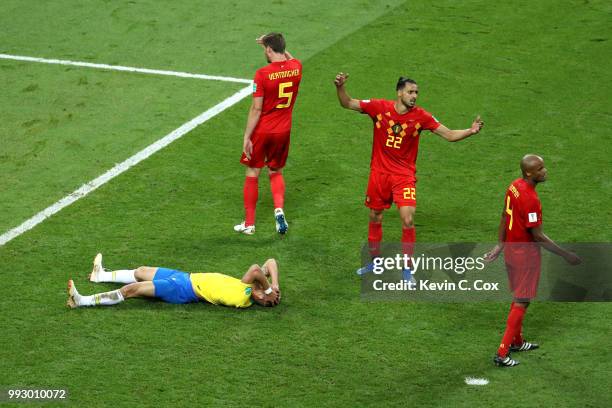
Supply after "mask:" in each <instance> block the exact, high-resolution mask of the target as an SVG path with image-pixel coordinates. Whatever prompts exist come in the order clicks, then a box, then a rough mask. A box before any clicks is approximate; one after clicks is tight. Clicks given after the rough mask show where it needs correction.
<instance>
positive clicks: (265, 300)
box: [251, 288, 278, 307]
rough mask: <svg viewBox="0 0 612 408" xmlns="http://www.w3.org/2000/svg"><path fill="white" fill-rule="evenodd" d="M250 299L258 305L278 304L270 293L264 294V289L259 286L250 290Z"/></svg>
mask: <svg viewBox="0 0 612 408" xmlns="http://www.w3.org/2000/svg"><path fill="white" fill-rule="evenodd" d="M251 300H253V302H255V303H257V304H258V305H259V306H264V307H274V306H276V305H278V302H275V300H274V298H273V296H272V294H268V295H266V293H265V291H264V290H263V289H261V288H253V291H252V292H251Z"/></svg>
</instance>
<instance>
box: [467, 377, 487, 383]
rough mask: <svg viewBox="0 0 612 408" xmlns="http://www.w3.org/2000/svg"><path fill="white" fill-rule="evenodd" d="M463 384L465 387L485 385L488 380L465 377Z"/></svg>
mask: <svg viewBox="0 0 612 408" xmlns="http://www.w3.org/2000/svg"><path fill="white" fill-rule="evenodd" d="M465 383H466V384H467V385H487V384H488V383H489V380H487V379H486V378H474V377H465Z"/></svg>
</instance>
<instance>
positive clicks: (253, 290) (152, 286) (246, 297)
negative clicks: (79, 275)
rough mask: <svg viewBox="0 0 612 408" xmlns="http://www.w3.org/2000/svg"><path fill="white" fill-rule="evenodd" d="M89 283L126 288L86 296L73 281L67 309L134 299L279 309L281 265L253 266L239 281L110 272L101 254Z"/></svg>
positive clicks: (144, 269)
mask: <svg viewBox="0 0 612 408" xmlns="http://www.w3.org/2000/svg"><path fill="white" fill-rule="evenodd" d="M268 277H270V278H271V281H272V282H271V283H270V282H268ZM89 280H90V281H92V282H117V283H127V285H125V286H123V287H122V288H120V289H117V290H113V291H110V292H104V293H97V294H94V295H91V296H83V295H81V294H79V292H78V291H77V289H76V287H75V286H74V282H73V281H72V279H71V280H69V281H68V302H67V306H68V307H70V308H77V307H83V306H99V305H114V304H117V303H121V302H123V301H124V300H125V299H128V298H133V297H154V298H158V299H161V300H163V301H164V302H168V303H192V302H200V301H205V302H209V303H212V304H214V305H224V306H234V307H240V308H243V307H249V306H251V305H252V304H253V302H255V303H257V304H259V305H261V306H276V305H278V303H279V302H280V288H279V285H278V264H277V263H276V260H274V259H268V260H267V261H266V262H265V263H264V264H263V266H261V267H260V266H259V265H251V267H250V268H249V270H248V271H246V273H245V274H244V276H243V277H242V279H237V278H233V277H231V276H227V275H223V274H221V273H186V272H182V271H179V270H174V269H166V268H158V267H149V266H141V267H139V268H137V269H131V270H117V271H108V270H105V269H104V268H103V267H102V254H98V255H96V257H95V259H94V266H93V271H92V272H91V274H90V275H89Z"/></svg>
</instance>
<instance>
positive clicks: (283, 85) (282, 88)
mask: <svg viewBox="0 0 612 408" xmlns="http://www.w3.org/2000/svg"><path fill="white" fill-rule="evenodd" d="M292 86H293V82H281V83H280V84H279V85H278V97H279V99H280V98H287V102H285V103H279V104H278V105H276V108H277V109H283V108H288V107H289V106H291V101H292V100H293V92H285V89H287V88H291V87H292Z"/></svg>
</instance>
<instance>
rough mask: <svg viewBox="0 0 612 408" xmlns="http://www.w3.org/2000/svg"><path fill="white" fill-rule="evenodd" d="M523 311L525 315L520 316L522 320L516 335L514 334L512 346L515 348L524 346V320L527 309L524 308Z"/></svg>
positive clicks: (519, 322)
mask: <svg viewBox="0 0 612 408" xmlns="http://www.w3.org/2000/svg"><path fill="white" fill-rule="evenodd" d="M522 309H523V313H522V314H521V316H520V319H519V321H518V326H517V329H516V333H514V340H513V341H512V345H513V346H520V345H521V344H523V340H524V339H523V319H524V318H525V313H527V309H526V308H522Z"/></svg>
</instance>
